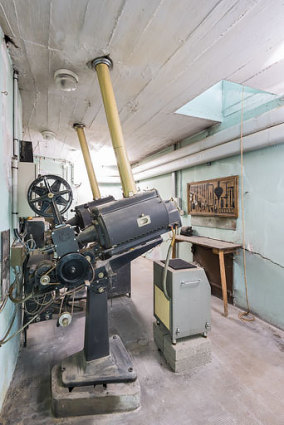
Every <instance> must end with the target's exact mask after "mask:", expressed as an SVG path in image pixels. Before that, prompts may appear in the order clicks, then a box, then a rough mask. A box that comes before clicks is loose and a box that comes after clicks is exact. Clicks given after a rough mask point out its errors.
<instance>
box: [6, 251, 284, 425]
mask: <svg viewBox="0 0 284 425" xmlns="http://www.w3.org/2000/svg"><path fill="white" fill-rule="evenodd" d="M132 276H133V283H132V299H129V298H127V297H121V298H119V299H115V300H114V301H113V306H112V309H111V310H110V328H111V332H112V333H114V332H115V333H118V334H119V335H120V336H121V338H122V340H123V342H124V344H125V346H126V348H127V349H128V351H129V353H130V354H131V356H132V359H133V362H134V365H135V367H136V369H137V370H138V376H139V381H140V384H141V389H142V397H141V408H140V409H139V410H138V411H135V412H131V413H125V414H114V415H108V416H92V417H90V416H89V417H81V418H72V419H69V418H68V419H55V418H53V417H52V415H51V412H50V369H51V367H52V366H53V365H55V364H56V363H58V362H59V361H60V360H61V359H63V358H64V357H66V356H67V355H70V354H72V353H74V352H76V351H79V350H80V349H81V348H82V346H83V335H84V332H83V328H84V317H83V315H82V313H80V314H78V315H77V317H76V318H74V320H73V322H72V324H71V325H70V326H69V327H68V328H66V329H63V328H56V326H55V320H53V321H50V322H44V323H40V324H35V325H32V326H31V327H30V329H29V332H28V348H26V349H24V348H23V349H22V350H21V353H20V357H19V361H18V364H17V367H16V372H15V375H14V379H13V382H12V384H11V386H10V389H9V392H8V395H7V398H6V402H5V404H4V407H3V410H2V417H1V418H2V420H0V423H1V425H12V424H13V425H17V424H18V425H20V424H21V425H33V424H36V425H37V424H39V425H43V424H44V425H54V424H66V425H67V424H78V425H91V424H100V425H114V424H115V425H122V424H123V425H128V424H139V425H140V424H141V425H148V424H153V425H173V424H180V425H207V424H208V425H213V424H219V425H221V424H222V425H235V424H237V425H260V424H265V425H283V424H284V398H283V389H284V362H283V360H284V332H282V331H280V330H278V329H276V328H273V327H272V326H270V325H267V324H266V323H264V322H262V321H260V320H256V321H255V322H253V323H248V324H244V323H242V322H241V321H240V320H239V318H238V312H239V310H238V309H237V308H235V307H233V306H229V317H228V318H224V317H223V316H222V315H221V312H222V301H221V300H219V299H217V298H214V297H213V298H212V332H211V334H210V339H211V343H212V357H213V360H212V363H211V364H208V365H206V366H204V367H202V368H199V369H197V370H195V371H190V372H186V373H179V374H174V373H173V372H172V371H171V370H170V369H169V367H168V366H167V364H166V362H165V361H164V359H163V357H162V356H161V354H160V353H159V352H158V351H157V348H156V346H155V345H154V342H153V334H152V323H153V312H152V310H153V307H152V263H151V261H149V260H146V259H144V258H140V259H138V260H136V261H135V262H134V264H133V271H132Z"/></svg>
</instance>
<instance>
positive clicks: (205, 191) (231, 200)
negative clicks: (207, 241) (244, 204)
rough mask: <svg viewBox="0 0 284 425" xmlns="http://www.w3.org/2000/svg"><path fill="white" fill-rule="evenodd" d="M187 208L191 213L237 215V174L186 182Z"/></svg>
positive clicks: (222, 215) (220, 215)
mask: <svg viewBox="0 0 284 425" xmlns="http://www.w3.org/2000/svg"><path fill="white" fill-rule="evenodd" d="M187 208H188V214H191V215H203V216H214V217H216V216H218V217H238V176H230V177H221V178H217V179H213V180H203V181H199V182H193V183H188V185H187Z"/></svg>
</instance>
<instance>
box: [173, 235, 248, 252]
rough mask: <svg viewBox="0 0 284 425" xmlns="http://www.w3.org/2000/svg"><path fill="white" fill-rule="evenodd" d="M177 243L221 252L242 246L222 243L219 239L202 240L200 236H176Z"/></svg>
mask: <svg viewBox="0 0 284 425" xmlns="http://www.w3.org/2000/svg"><path fill="white" fill-rule="evenodd" d="M176 241H177V242H189V243H192V244H194V245H200V246H204V247H206V248H212V249H221V250H224V251H226V250H229V251H231V250H237V249H239V248H241V247H242V246H241V245H240V244H235V243H232V242H224V241H220V240H219V239H211V238H204V237H202V236H182V235H178V236H176Z"/></svg>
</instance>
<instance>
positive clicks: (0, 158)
mask: <svg viewBox="0 0 284 425" xmlns="http://www.w3.org/2000/svg"><path fill="white" fill-rule="evenodd" d="M0 40H1V42H0V93H1V94H0V96H1V97H0V117H1V128H0V188H1V189H0V190H1V192H0V193H1V208H0V231H3V230H7V229H11V227H12V224H11V200H12V197H11V157H12V150H13V68H12V64H11V61H10V57H9V54H8V52H7V49H6V45H5V43H4V39H3V33H2V30H1V29H0ZM3 92H7V93H3ZM21 114H22V111H21V105H20V110H19V123H18V125H19V134H21V131H22V128H21ZM12 239H13V234H12V232H11V242H12ZM10 281H11V282H12V281H13V273H12V270H11V274H10ZM14 308H15V307H14V304H12V303H11V302H10V301H9V300H8V302H7V304H6V306H5V308H4V310H3V311H2V312H1V313H0V339H1V338H3V336H4V335H5V333H6V331H7V329H8V327H9V324H10V321H11V317H12V316H13V313H14ZM19 316H20V315H19V314H18V317H17V318H16V320H15V322H14V325H13V327H12V330H11V333H10V334H12V333H14V332H15V331H16V330H17V328H18V326H19V321H20V317H19ZM19 346H20V338H19V337H15V338H13V339H12V340H11V341H10V342H8V343H7V344H4V345H3V346H2V347H1V348H0V410H1V406H2V403H3V401H4V398H5V395H6V391H7V389H8V386H9V383H10V381H11V379H12V375H13V372H14V368H15V365H16V361H17V356H18V351H19Z"/></svg>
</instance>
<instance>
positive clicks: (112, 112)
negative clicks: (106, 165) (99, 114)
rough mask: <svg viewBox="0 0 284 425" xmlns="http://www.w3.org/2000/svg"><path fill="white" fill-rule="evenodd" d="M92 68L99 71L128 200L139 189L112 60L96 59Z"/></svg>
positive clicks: (111, 133) (113, 141) (107, 115)
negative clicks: (112, 75) (112, 74)
mask: <svg viewBox="0 0 284 425" xmlns="http://www.w3.org/2000/svg"><path fill="white" fill-rule="evenodd" d="M92 66H93V68H94V69H95V70H96V71H97V76H98V80H99V85H100V89H101V94H102V98H103V103H104V107H105V113H106V118H107V122H108V126H109V131H110V135H111V140H112V145H113V149H114V152H115V156H116V160H117V166H118V171H119V175H120V179H121V184H122V189H123V195H124V196H125V197H126V198H129V197H130V196H133V195H135V194H136V193H137V189H136V185H135V181H134V177H133V174H132V169H131V165H130V162H129V159H128V156H127V152H126V149H125V142H124V138H123V134H122V128H121V123H120V119H119V115H118V110H117V105H116V101H115V97H114V92H113V87H112V83H111V79H110V73H109V68H111V67H112V62H111V60H110V59H108V58H105V57H102V58H97V59H95V60H94V61H93V63H92Z"/></svg>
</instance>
